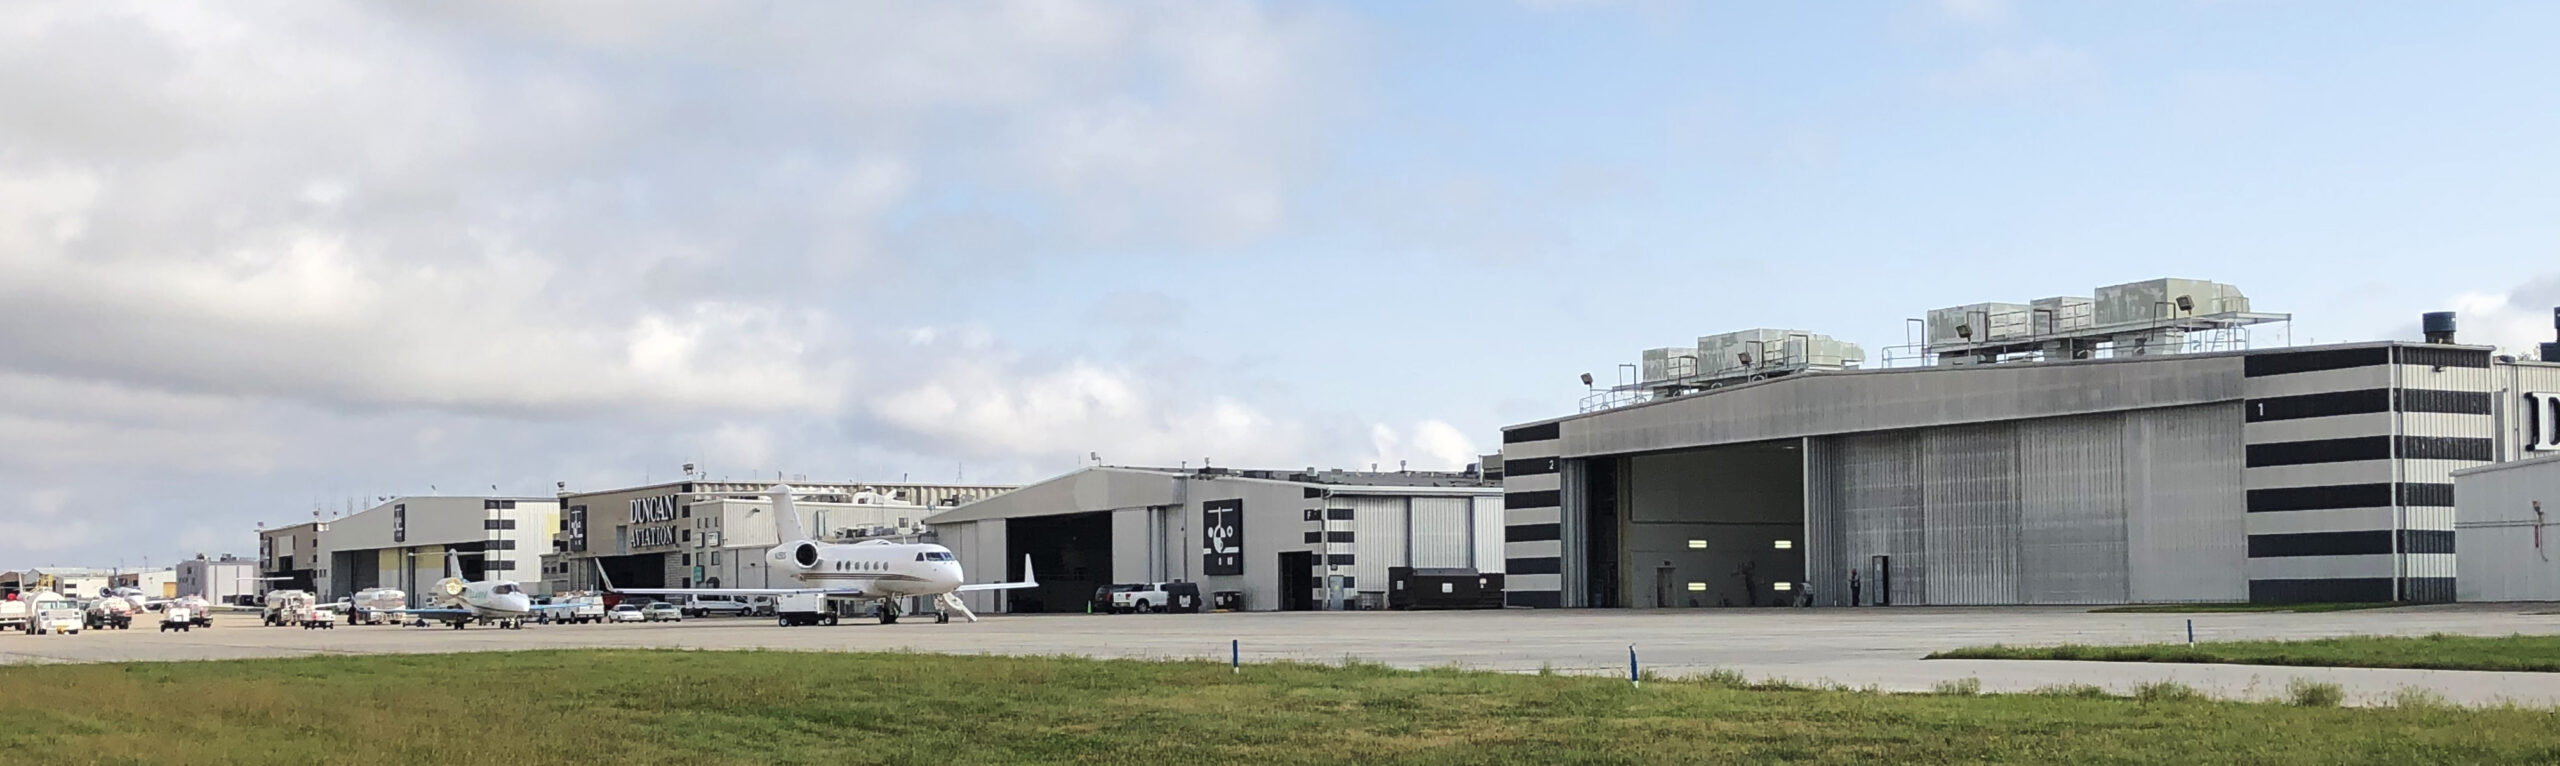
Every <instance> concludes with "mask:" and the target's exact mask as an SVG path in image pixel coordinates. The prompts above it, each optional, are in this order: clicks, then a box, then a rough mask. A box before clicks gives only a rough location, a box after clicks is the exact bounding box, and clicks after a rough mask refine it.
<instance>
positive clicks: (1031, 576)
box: [952, 556, 1040, 593]
mask: <svg viewBox="0 0 2560 766" xmlns="http://www.w3.org/2000/svg"><path fill="white" fill-rule="evenodd" d="M1037 587H1040V573H1039V572H1034V571H1031V557H1030V556H1024V557H1022V582H985V583H976V584H973V585H963V586H960V587H957V588H953V589H952V591H953V592H956V593H975V592H978V591H984V590H1013V589H1015V588H1037Z"/></svg>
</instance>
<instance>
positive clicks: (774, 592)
mask: <svg viewBox="0 0 2560 766" xmlns="http://www.w3.org/2000/svg"><path fill="white" fill-rule="evenodd" d="M604 589H605V591H606V592H610V593H619V594H622V595H625V596H791V595H798V594H803V593H814V594H817V595H821V596H828V597H832V598H872V595H871V593H870V592H869V591H865V590H863V589H861V588H616V587H613V584H612V583H606V584H605V588H604Z"/></svg>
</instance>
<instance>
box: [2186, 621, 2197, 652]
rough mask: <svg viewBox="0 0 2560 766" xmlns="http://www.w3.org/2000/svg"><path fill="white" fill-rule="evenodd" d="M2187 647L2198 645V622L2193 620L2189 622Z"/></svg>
mask: <svg viewBox="0 0 2560 766" xmlns="http://www.w3.org/2000/svg"><path fill="white" fill-rule="evenodd" d="M2187 645H2188V646H2194V645H2196V621H2195V620H2194V619H2192V618H2191V619H2188V620H2187Z"/></svg>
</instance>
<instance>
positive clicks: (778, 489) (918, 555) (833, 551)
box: [596, 484, 1040, 625]
mask: <svg viewBox="0 0 2560 766" xmlns="http://www.w3.org/2000/svg"><path fill="white" fill-rule="evenodd" d="M791 492H792V489H791V487H790V485H785V484H776V485H774V486H773V487H772V488H770V489H767V490H765V493H766V494H767V495H768V496H770V497H772V498H773V523H774V530H775V531H776V532H779V533H780V536H781V538H782V544H781V545H776V546H773V547H772V548H771V549H768V550H766V551H765V554H764V558H765V561H766V562H767V565H768V566H771V567H773V568H775V569H777V570H781V571H786V572H789V573H790V574H791V578H792V579H794V580H798V581H799V582H800V583H802V584H803V585H806V586H808V587H803V588H616V587H613V581H612V580H610V579H606V580H604V581H603V582H604V588H605V590H607V591H610V592H613V593H622V594H628V595H634V596H697V595H698V596H785V595H800V594H811V595H818V596H823V597H825V598H827V599H828V600H831V601H832V600H842V601H872V602H877V603H879V605H880V623H881V624H883V625H894V624H897V622H898V607H897V600H898V599H899V598H903V597H906V596H932V597H934V600H935V602H936V604H937V605H938V606H940V607H941V609H939V610H936V611H935V612H934V622H937V623H942V622H950V621H951V613H953V612H958V613H960V616H961V617H962V618H964V619H967V620H968V621H970V622H977V621H978V615H977V613H975V612H971V611H969V607H968V606H967V605H964V604H962V603H960V595H959V594H962V593H970V592H976V591H989V590H1012V589H1015V588H1037V587H1040V577H1039V575H1038V574H1037V573H1034V572H1032V571H1031V557H1029V556H1024V557H1023V559H1022V575H1023V580H1022V582H999V583H980V584H974V585H972V584H967V583H966V582H965V578H964V577H962V575H961V573H960V560H959V559H958V558H956V557H953V556H952V555H951V549H949V548H945V547H942V546H939V545H933V544H930V543H893V542H889V541H887V540H866V541H863V542H859V543H822V542H818V541H817V540H813V539H810V538H809V537H808V535H807V534H805V533H803V532H802V531H801V529H800V511H799V510H798V508H797V507H795V506H794V505H793V504H792V502H791ZM596 574H597V576H598V577H600V578H601V577H603V576H604V569H603V566H602V565H601V564H599V565H598V566H597V569H596Z"/></svg>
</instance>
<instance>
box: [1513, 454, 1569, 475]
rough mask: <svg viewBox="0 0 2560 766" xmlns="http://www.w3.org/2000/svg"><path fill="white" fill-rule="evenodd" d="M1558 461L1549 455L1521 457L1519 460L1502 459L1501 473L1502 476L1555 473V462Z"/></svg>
mask: <svg viewBox="0 0 2560 766" xmlns="http://www.w3.org/2000/svg"><path fill="white" fill-rule="evenodd" d="M1558 462H1559V461H1557V460H1556V459H1555V458H1551V457H1533V458H1522V459H1519V460H1505V461H1502V475H1504V476H1536V475H1538V474H1542V473H1555V472H1556V465H1557V463H1558Z"/></svg>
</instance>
